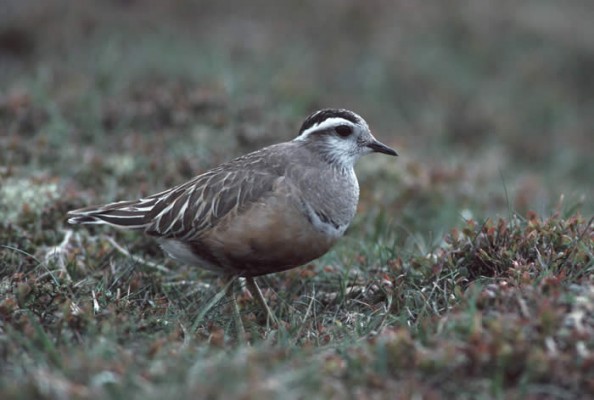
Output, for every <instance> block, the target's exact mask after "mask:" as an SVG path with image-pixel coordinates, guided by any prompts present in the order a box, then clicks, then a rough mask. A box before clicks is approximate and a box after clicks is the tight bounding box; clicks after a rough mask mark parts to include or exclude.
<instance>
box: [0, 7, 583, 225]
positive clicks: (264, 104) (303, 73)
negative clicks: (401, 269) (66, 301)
mask: <svg viewBox="0 0 594 400" xmlns="http://www.w3.org/2000/svg"><path fill="white" fill-rule="evenodd" d="M592 21H594V4H593V3H592V2H591V1H589V0H570V1H564V2H554V1H543V0H534V1H532V0H524V1H506V0H503V1H488V0H479V1H472V2H468V1H461V0H459V1H458V0H456V1H448V2H443V1H440V0H427V1H423V2H418V1H409V0H399V1H387V0H371V1H365V2H361V1H355V0H350V1H349V0H345V1H337V0H330V1H323V2H320V1H283V2H278V1H271V0H258V1H251V2H231V1H197V0H196V1H191V0H174V1H158V0H144V1H138V0H110V1H107V0H106V1H90V0H87V1H67V0H44V1H43V2H39V1H35V0H19V1H16V0H3V1H2V2H1V3H0V89H1V90H0V144H1V145H2V146H1V147H2V150H1V151H0V163H1V164H2V166H3V170H2V172H1V176H2V178H3V179H4V181H5V182H4V186H5V187H7V185H9V183H10V184H13V185H17V183H16V181H17V180H19V179H21V178H27V179H29V180H30V178H31V177H35V179H36V181H35V182H36V183H35V184H36V185H37V184H39V182H46V183H47V182H50V183H51V184H52V185H56V187H57V191H59V192H61V195H60V196H62V198H70V197H71V198H72V199H80V198H81V197H82V200H79V201H80V204H76V205H83V204H85V203H86V202H95V203H96V202H101V201H110V200H114V199H115V198H123V197H134V196H136V195H140V194H146V193H148V192H151V191H154V190H161V189H163V188H165V187H166V186H168V185H172V184H176V183H181V182H182V181H183V179H186V178H189V177H191V176H193V175H195V174H197V173H199V172H201V171H203V170H205V169H206V168H208V167H211V166H213V165H215V164H216V163H218V162H222V161H224V160H228V159H230V158H232V157H233V156H235V155H238V154H241V153H244V152H246V151H248V150H253V149H255V148H258V147H261V146H263V145H268V144H272V143H275V142H279V141H283V140H288V139H290V138H292V137H293V136H294V135H295V134H296V132H297V130H298V128H299V126H300V124H301V121H302V120H303V119H304V118H305V116H306V115H307V114H308V113H309V112H311V111H314V110H316V109H318V108H322V107H346V108H350V109H352V110H354V111H356V112H358V113H359V114H361V115H362V116H363V117H364V118H365V119H366V120H367V121H368V123H369V124H370V126H371V128H372V130H373V131H374V132H375V135H376V136H377V137H378V138H379V139H380V140H382V141H384V142H386V143H387V144H389V145H392V146H394V147H395V148H397V149H398V150H399V153H400V154H401V157H399V158H398V159H397V160H396V161H394V160H393V159H388V158H387V157H386V158H383V157H368V158H369V159H367V160H363V161H362V162H361V165H360V166H359V167H358V168H359V175H360V178H361V181H362V186H363V194H362V195H363V198H362V204H361V208H362V209H364V210H366V209H372V210H371V211H373V210H375V209H376V208H379V207H376V205H377V204H380V205H381V206H382V207H381V209H382V210H384V211H383V213H392V212H393V213H394V215H396V217H395V218H398V221H399V224H401V225H403V226H405V227H406V228H407V229H412V230H417V229H419V230H421V231H422V232H429V231H431V232H433V231H436V230H437V231H438V230H439V229H438V228H439V227H442V228H444V229H446V230H447V229H449V228H450V227H451V225H452V224H455V223H456V221H459V220H460V217H461V216H462V217H468V216H480V217H484V216H492V215H497V214H504V215H507V214H508V213H509V212H510V210H514V211H518V212H520V213H525V212H526V211H528V210H534V211H536V212H539V213H543V214H550V213H553V212H555V211H559V212H567V213H569V212H571V211H573V210H575V209H581V210H582V212H586V213H589V212H592V210H593V209H594V206H593V203H592V195H593V193H594V189H593V185H592V183H593V178H592V177H593V176H594V163H593V162H592V154H593V151H594V24H593V23H592ZM18 184H22V181H19V183H18ZM78 190H83V194H82V195H81V194H80V193H78V192H76V191H78ZM5 195H6V190H5ZM69 196H70V197H69ZM5 198H6V196H5ZM5 201H6V200H5ZM73 202H74V203H76V202H77V201H76V200H73ZM382 215H383V216H385V214H380V212H379V211H377V212H372V216H373V218H376V217H378V216H380V217H381V216H382Z"/></svg>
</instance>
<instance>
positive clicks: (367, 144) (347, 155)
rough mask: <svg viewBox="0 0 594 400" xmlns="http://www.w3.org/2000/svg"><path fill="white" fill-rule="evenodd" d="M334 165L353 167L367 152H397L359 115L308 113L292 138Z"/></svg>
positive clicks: (342, 111) (339, 111)
mask: <svg viewBox="0 0 594 400" xmlns="http://www.w3.org/2000/svg"><path fill="white" fill-rule="evenodd" d="M294 141H296V142H301V143H303V144H305V145H307V146H308V147H309V148H310V149H311V151H314V152H317V153H319V154H320V155H321V156H322V158H324V159H325V160H326V161H328V162H329V163H331V164H333V165H337V166H340V167H343V168H352V167H353V166H354V164H355V162H357V160H358V159H359V158H361V157H362V156H364V155H365V154H370V153H374V152H375V153H384V154H388V155H391V156H397V155H398V154H397V153H396V151H395V150H394V149H392V148H390V147H388V146H386V145H385V144H383V143H381V142H379V141H378V140H377V139H376V138H375V137H373V135H372V134H371V131H370V130H369V126H368V125H367V122H365V120H364V119H363V118H361V117H360V116H359V115H357V114H355V113H354V112H352V111H349V110H345V109H323V110H320V111H316V112H315V113H313V114H311V115H310V116H309V117H307V118H306V120H305V121H304V122H303V124H302V125H301V129H300V130H299V135H298V136H297V137H296V138H295V139H294Z"/></svg>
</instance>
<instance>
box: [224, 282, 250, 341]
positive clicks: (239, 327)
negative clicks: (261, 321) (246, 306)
mask: <svg viewBox="0 0 594 400" xmlns="http://www.w3.org/2000/svg"><path fill="white" fill-rule="evenodd" d="M236 282H237V276H236V275H229V276H227V278H226V284H225V287H226V291H227V297H228V298H229V300H231V304H232V307H233V322H234V323H235V329H236V331H237V337H238V339H239V340H240V341H244V340H245V337H246V335H245V328H244V327H243V322H242V321H241V314H240V313H239V304H237V296H236V295H235V283H236Z"/></svg>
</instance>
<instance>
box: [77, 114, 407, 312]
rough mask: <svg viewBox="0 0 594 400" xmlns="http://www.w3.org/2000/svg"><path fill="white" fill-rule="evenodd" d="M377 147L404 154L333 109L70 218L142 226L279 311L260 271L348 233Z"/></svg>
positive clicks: (180, 256) (312, 254)
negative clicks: (358, 166) (196, 170)
mask: <svg viewBox="0 0 594 400" xmlns="http://www.w3.org/2000/svg"><path fill="white" fill-rule="evenodd" d="M370 153H383V154H386V155H390V156H397V155H398V154H397V152H396V151H395V150H394V149H392V148H391V147H389V146H387V145H385V144H383V143H381V142H380V141H378V140H377V139H376V138H375V137H374V136H373V134H372V133H371V131H370V128H369V126H368V124H367V122H366V121H365V120H364V119H363V118H362V117H361V116H359V115H358V114H356V113H354V112H353V111H350V110H347V109H343V108H326V109H322V110H319V111H316V112H314V113H312V114H311V115H309V116H308V117H307V118H306V119H305V120H304V121H303V123H302V125H301V128H300V129H299V132H298V135H297V136H296V137H295V138H294V139H292V140H290V141H287V142H283V143H278V144H273V145H270V146H267V147H264V148H262V149H260V150H256V151H254V152H251V153H248V154H246V155H243V156H240V157H238V158H235V159H233V160H231V161H228V162H225V163H223V164H221V165H219V166H217V167H214V168H212V169H210V170H207V171H206V172H204V173H202V174H200V175H198V176H196V177H194V178H193V179H191V180H189V181H187V182H185V183H182V184H180V185H178V186H175V187H172V188H170V189H167V190H164V191H162V192H159V193H156V194H153V195H150V196H146V197H143V198H140V199H138V200H128V201H118V202H114V203H109V204H105V205H100V206H90V207H85V208H81V209H77V210H73V211H70V212H68V217H69V219H68V222H69V223H70V224H107V225H111V226H114V227H116V228H124V229H132V230H138V231H142V232H144V233H145V234H147V235H149V236H152V237H154V238H155V239H156V241H157V242H158V243H159V244H160V246H161V248H162V249H163V250H164V252H165V253H167V255H168V256H170V257H171V258H173V259H174V260H177V261H179V262H182V263H185V264H189V265H191V266H196V267H199V268H203V269H206V270H210V271H213V272H215V273H218V274H221V275H223V276H225V277H227V279H228V280H229V281H232V280H233V279H236V278H239V277H241V278H244V279H245V280H246V284H247V286H248V289H249V290H250V292H255V293H252V294H253V295H254V297H255V298H256V299H257V300H258V302H259V303H260V304H261V305H262V307H264V309H265V311H266V314H267V315H268V316H271V314H272V312H271V311H270V309H269V308H268V306H267V304H266V302H265V301H264V298H263V296H262V293H261V291H260V289H259V287H258V285H257V284H256V282H255V280H254V278H255V277H258V276H261V275H266V274H270V273H277V272H281V271H285V270H288V269H292V268H296V267H299V266H302V265H304V264H307V263H309V262H311V261H313V260H315V259H317V258H319V257H321V256H322V255H324V254H325V253H327V252H328V251H329V250H330V249H331V247H332V246H333V245H334V244H335V243H336V242H337V241H338V240H339V239H340V238H341V237H342V236H343V235H344V234H345V231H346V230H347V228H348V227H349V225H350V223H351V222H352V220H353V218H354V216H355V213H356V210H357V204H358V200H359V183H358V180H357V176H356V175H355V171H354V166H355V163H356V162H357V160H359V159H360V158H361V157H362V156H364V155H367V154H370ZM230 296H231V297H232V300H233V301H235V310H236V313H238V308H237V304H236V299H235V296H233V294H232V293H231V294H230ZM237 318H239V317H237ZM236 321H237V319H236ZM239 321H240V319H239Z"/></svg>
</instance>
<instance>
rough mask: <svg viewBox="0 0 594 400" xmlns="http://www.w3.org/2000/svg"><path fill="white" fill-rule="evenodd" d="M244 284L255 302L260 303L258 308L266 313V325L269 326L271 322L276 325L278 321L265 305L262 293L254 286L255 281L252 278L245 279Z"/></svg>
mask: <svg viewBox="0 0 594 400" xmlns="http://www.w3.org/2000/svg"><path fill="white" fill-rule="evenodd" d="M245 283H246V285H247V287H248V290H249V291H250V292H251V293H252V295H253V296H255V297H256V301H257V302H258V303H260V306H261V307H262V308H263V309H264V311H265V312H266V324H269V323H270V322H271V321H272V323H274V324H276V325H278V319H276V316H275V315H274V314H273V313H272V310H270V307H268V304H266V300H265V299H264V296H263V295H262V291H261V290H260V288H259V287H258V285H257V284H256V281H255V280H254V278H253V277H246V278H245Z"/></svg>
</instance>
